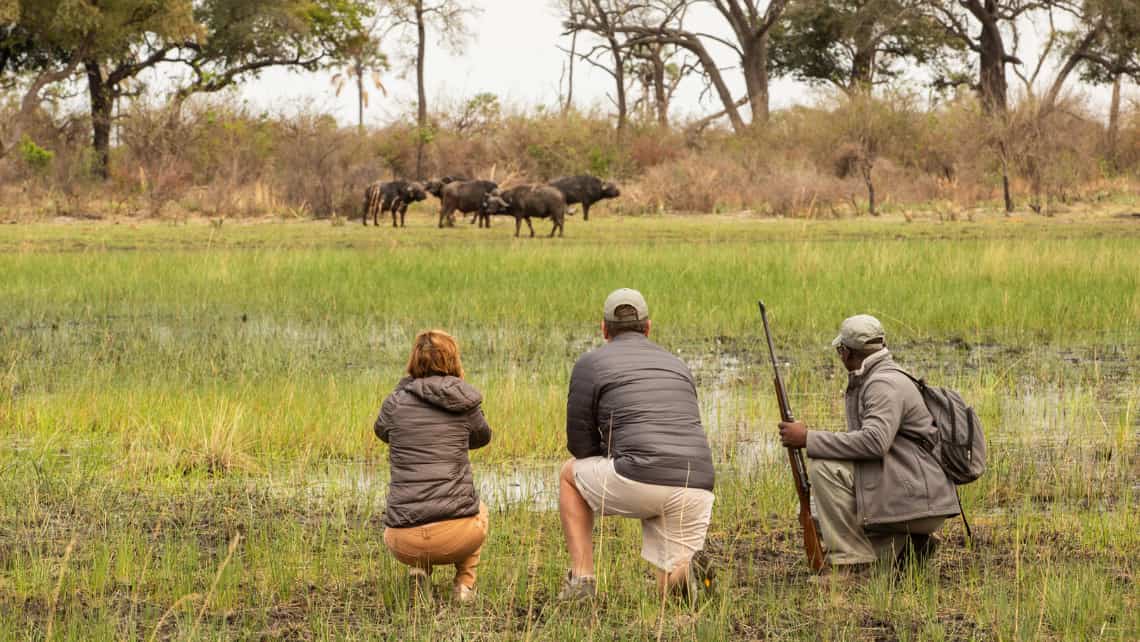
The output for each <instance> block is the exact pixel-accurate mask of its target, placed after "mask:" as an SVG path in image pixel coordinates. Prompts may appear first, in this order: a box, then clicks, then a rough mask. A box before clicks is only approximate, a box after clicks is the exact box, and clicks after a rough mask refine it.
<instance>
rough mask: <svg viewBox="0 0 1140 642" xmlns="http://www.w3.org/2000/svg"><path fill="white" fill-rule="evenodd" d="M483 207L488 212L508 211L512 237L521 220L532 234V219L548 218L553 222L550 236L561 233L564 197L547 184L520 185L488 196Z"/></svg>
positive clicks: (564, 204) (563, 216) (517, 229)
mask: <svg viewBox="0 0 1140 642" xmlns="http://www.w3.org/2000/svg"><path fill="white" fill-rule="evenodd" d="M485 209H486V211H487V213H488V214H509V215H510V216H513V217H515V236H516V237H517V236H518V235H519V230H520V228H521V227H522V222H523V221H524V220H525V221H526V226H527V227H528V228H530V235H531V236H532V237H533V236H534V226H533V225H531V223H530V219H531V218H548V219H550V220H551V222H553V223H554V227H552V228H550V236H554V233H555V232H558V236H562V232H563V229H564V223H565V221H566V199H565V198H564V197H563V196H562V192H560V191H558V190H557V189H555V188H553V187H551V186H549V185H520V186H518V187H514V188H511V189H509V190H506V191H505V192H501V193H499V194H498V195H492V198H489V199H488V201H487V203H486V205H485Z"/></svg>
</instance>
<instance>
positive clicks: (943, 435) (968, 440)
mask: <svg viewBox="0 0 1140 642" xmlns="http://www.w3.org/2000/svg"><path fill="white" fill-rule="evenodd" d="M899 372H902V373H903V374H904V375H906V376H907V378H908V379H910V380H911V381H913V382H914V385H916V386H918V391H919V392H920V393H922V400H923V401H924V402H926V409H927V410H929V411H930V414H931V416H933V417H934V427H935V428H937V429H938V438H939V443H940V444H941V446H942V457H941V459H940V460H939V462H938V463H939V464H941V465H942V470H944V471H945V472H946V476H947V477H948V478H949V479H950V481H952V482H954V483H955V484H956V485H959V486H961V485H963V484H969V483H970V482H972V481H974V480H976V479H977V478H979V477H981V476H982V473H984V472H986V436H985V434H984V433H983V432H982V422H981V420H980V419H978V413H976V412H974V409H973V408H971V407H970V406H969V405H967V404H966V402H965V400H963V399H962V396H961V395H959V394H958V393H957V392H954V391H953V390H950V389H948V388H938V387H936V386H929V385H927V384H926V381H925V380H923V379H916V378H915V377H914V376H912V375H911V374H910V373H909V372H907V371H905V370H902V369H899Z"/></svg>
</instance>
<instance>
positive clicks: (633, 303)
mask: <svg viewBox="0 0 1140 642" xmlns="http://www.w3.org/2000/svg"><path fill="white" fill-rule="evenodd" d="M623 305H628V306H630V307H632V308H633V309H634V310H635V311H636V312H637V320H638V321H644V320H645V319H648V318H649V305H648V304H647V303H646V302H645V297H643V296H641V293H640V292H638V291H637V290H631V289H629V288H620V289H618V290H614V291H613V292H610V295H609V296H608V297H606V303H605V305H604V306H603V314H604V315H605V316H604V318H605V320H606V321H623V320H625V319H618V317H617V309H618V308H620V307H621V306H623Z"/></svg>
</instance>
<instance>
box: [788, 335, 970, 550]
mask: <svg viewBox="0 0 1140 642" xmlns="http://www.w3.org/2000/svg"><path fill="white" fill-rule="evenodd" d="M844 397H845V401H846V409H847V432H845V433H840V432H827V431H818V430H812V431H809V432H808V436H807V454H808V456H809V457H812V458H815V459H841V460H851V461H853V462H854V463H855V503H856V506H857V508H858V512H859V519H860V521H861V522H862V523H863V528H865V529H868V530H875V528H876V527H877V526H880V525H885V524H897V523H899V522H908V521H911V520H915V519H924V518H927V517H950V516H953V515H957V514H958V511H959V507H958V496H957V495H956V494H955V490H954V484H953V483H952V482H951V481H950V480H949V479H947V477H946V473H944V472H942V467H941V466H940V465H939V464H938V458H937V457H938V454H939V453H938V446H937V439H938V433H937V429H936V428H935V427H934V419H933V418H932V417H931V415H930V412H929V411H928V410H927V409H926V404H925V403H924V402H923V400H922V394H921V393H920V392H919V391H918V388H917V387H916V386H915V385H914V383H913V382H912V381H911V380H910V379H908V378H907V377H906V375H905V374H903V373H902V371H901V370H900V369H899V367H898V366H897V365H895V362H894V359H893V358H892V357H891V354H890V352H889V351H887V350H886V349H883V350H880V351H879V352H876V353H875V354H873V355H871V356H869V357H867V359H866V360H865V361H864V362H863V367H862V369H861V370H859V371H856V372H852V373H850V374H849V382H848V385H847V392H846V393H845V395H844ZM924 442H925V443H929V444H935V445H934V446H933V448H928V447H927V446H924V445H923V444H924Z"/></svg>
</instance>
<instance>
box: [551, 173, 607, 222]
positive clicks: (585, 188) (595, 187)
mask: <svg viewBox="0 0 1140 642" xmlns="http://www.w3.org/2000/svg"><path fill="white" fill-rule="evenodd" d="M549 185H550V186H552V187H554V188H556V189H557V190H558V191H560V192H562V195H563V196H564V197H566V204H567V205H573V204H574V203H581V204H582V220H583V221H588V220H590V206H591V205H593V204H594V203H597V202H598V201H600V200H602V199H606V198H617V197H618V196H621V190H619V189H618V187H617V185H614V184H613V183H610V182H608V181H605V182H603V181H602V180H601V179H600V178H595V177H593V176H587V175H582V176H567V177H565V178H559V179H557V180H553V181H550V183H549Z"/></svg>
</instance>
